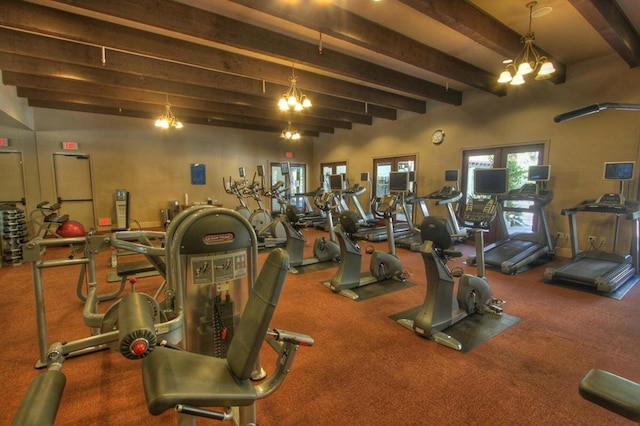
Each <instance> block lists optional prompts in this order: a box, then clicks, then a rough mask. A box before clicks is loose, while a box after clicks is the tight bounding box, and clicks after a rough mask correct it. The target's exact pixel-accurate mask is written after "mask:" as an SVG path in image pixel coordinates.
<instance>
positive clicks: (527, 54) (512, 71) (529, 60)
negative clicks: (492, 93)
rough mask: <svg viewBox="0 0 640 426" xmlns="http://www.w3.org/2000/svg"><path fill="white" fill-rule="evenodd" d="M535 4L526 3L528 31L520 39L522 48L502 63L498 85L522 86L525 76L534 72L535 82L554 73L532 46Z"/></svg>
mask: <svg viewBox="0 0 640 426" xmlns="http://www.w3.org/2000/svg"><path fill="white" fill-rule="evenodd" d="M537 4H538V2H537V1H532V2H529V3H527V8H529V31H527V33H526V34H525V35H524V36H523V37H522V43H523V44H524V48H523V49H522V51H521V52H520V53H519V54H518V56H516V58H515V59H514V60H511V59H506V60H504V61H502V63H503V64H505V70H504V71H502V73H501V74H500V78H498V83H510V84H511V85H513V86H517V85H520V84H524V82H525V80H524V76H525V75H527V74H531V73H533V72H536V70H537V74H536V80H544V79H547V78H549V77H550V76H551V74H553V73H554V72H556V69H555V67H554V66H553V63H551V62H550V61H549V60H548V59H547V57H546V56H542V55H540V53H538V51H537V50H536V48H535V46H534V45H533V42H534V41H535V39H536V37H535V33H534V32H533V31H531V18H532V17H533V8H534V6H535V5H537Z"/></svg>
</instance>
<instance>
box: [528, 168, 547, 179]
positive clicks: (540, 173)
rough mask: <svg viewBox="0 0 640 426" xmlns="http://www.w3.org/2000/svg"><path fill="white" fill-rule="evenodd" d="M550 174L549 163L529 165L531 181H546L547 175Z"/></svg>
mask: <svg viewBox="0 0 640 426" xmlns="http://www.w3.org/2000/svg"><path fill="white" fill-rule="evenodd" d="M550 175H551V166H549V165H539V166H529V177H528V178H529V180H531V181H535V182H538V181H547V180H549V176H550Z"/></svg>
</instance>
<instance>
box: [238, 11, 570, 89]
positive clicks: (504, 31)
mask: <svg viewBox="0 0 640 426" xmlns="http://www.w3.org/2000/svg"><path fill="white" fill-rule="evenodd" d="M234 1H235V0H234ZM400 1H401V2H402V3H404V4H406V5H407V6H410V7H412V8H413V9H415V10H417V11H418V12H420V13H422V14H424V15H427V16H429V17H431V18H433V19H436V20H438V21H440V22H442V23H443V24H445V25H447V26H449V27H450V28H452V29H454V30H456V31H458V32H459V33H461V34H464V35H465V36H467V37H469V38H470V39H472V40H474V41H476V42H478V43H480V44H481V45H483V46H485V47H487V48H489V49H491V50H493V51H494V52H497V53H499V54H501V55H503V56H505V57H506V58H510V59H511V58H514V57H515V56H516V55H518V54H519V53H520V52H521V51H522V47H523V46H522V35H521V34H518V33H517V32H515V31H513V30H512V29H511V28H509V27H507V26H506V25H504V24H503V23H502V22H500V21H498V20H497V19H495V18H494V17H492V16H490V15H488V14H487V13H485V12H484V11H482V10H480V9H479V8H477V7H476V6H474V5H473V4H471V3H469V2H468V1H466V0H447V1H442V0H440V1H438V0H400ZM523 6H524V3H523ZM522 14H523V17H525V16H527V15H525V10H524V7H523V11H522ZM536 50H538V52H540V53H541V54H542V55H544V56H546V57H547V58H548V59H549V60H550V61H552V62H553V64H554V66H555V68H556V72H555V73H553V74H552V75H551V77H550V78H549V80H551V81H553V82H554V83H556V84H559V83H564V82H565V80H566V73H567V70H566V65H564V64H563V63H561V62H560V61H559V60H558V59H557V58H554V57H553V56H552V55H551V54H550V53H548V52H545V51H544V50H543V49H541V48H540V47H538V46H536ZM492 78H493V80H494V81H495V80H496V79H497V76H492Z"/></svg>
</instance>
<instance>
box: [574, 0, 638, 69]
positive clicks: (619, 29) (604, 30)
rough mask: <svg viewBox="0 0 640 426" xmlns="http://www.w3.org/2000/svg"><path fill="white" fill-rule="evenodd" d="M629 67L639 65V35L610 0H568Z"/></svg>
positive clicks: (616, 5)
mask: <svg viewBox="0 0 640 426" xmlns="http://www.w3.org/2000/svg"><path fill="white" fill-rule="evenodd" d="M569 3H571V5H572V6H573V7H574V8H575V9H576V10H577V11H578V12H580V14H581V15H582V16H584V18H585V19H586V20H587V22H589V24H591V26H592V27H593V28H595V29H596V31H598V33H600V35H601V36H602V38H604V39H605V40H606V41H607V43H609V44H610V45H611V47H613V49H614V50H615V51H616V52H617V53H618V55H620V57H622V59H624V60H625V61H626V62H627V64H629V66H630V67H632V68H634V67H637V66H638V65H640V35H638V33H637V32H636V31H635V29H634V28H633V25H631V23H630V22H629V19H628V18H627V17H626V16H625V14H624V13H623V12H622V11H621V10H620V7H619V6H618V4H617V3H616V2H615V1H612V0H569Z"/></svg>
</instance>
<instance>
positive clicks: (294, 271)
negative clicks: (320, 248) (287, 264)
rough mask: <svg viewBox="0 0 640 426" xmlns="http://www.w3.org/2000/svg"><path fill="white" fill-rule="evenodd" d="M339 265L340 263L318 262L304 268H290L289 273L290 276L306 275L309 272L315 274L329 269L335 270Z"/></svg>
mask: <svg viewBox="0 0 640 426" xmlns="http://www.w3.org/2000/svg"><path fill="white" fill-rule="evenodd" d="M338 265H340V262H320V263H314V264H312V265H304V266H292V267H291V268H290V269H289V271H290V272H291V273H292V274H307V273H309V272H317V271H323V270H325V269H329V268H335V267H337V266H338Z"/></svg>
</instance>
